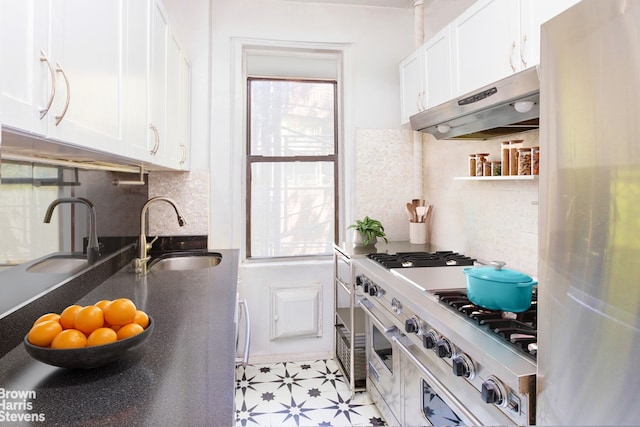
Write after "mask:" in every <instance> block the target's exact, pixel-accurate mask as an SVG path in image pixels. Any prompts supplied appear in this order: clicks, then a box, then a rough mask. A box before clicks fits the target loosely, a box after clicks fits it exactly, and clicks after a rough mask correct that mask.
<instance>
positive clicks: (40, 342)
mask: <svg viewBox="0 0 640 427" xmlns="http://www.w3.org/2000/svg"><path fill="white" fill-rule="evenodd" d="M61 331H62V325H60V323H59V322H58V321H56V320H44V321H42V322H40V323H36V324H35V325H33V327H32V328H31V330H30V331H29V333H28V334H27V340H28V341H29V342H30V343H31V344H33V345H37V346H39V347H49V345H51V341H53V339H54V338H55V337H56V336H57V335H58V334H59V333H60V332H61Z"/></svg>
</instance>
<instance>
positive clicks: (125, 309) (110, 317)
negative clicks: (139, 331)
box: [104, 298, 136, 326]
mask: <svg viewBox="0 0 640 427" xmlns="http://www.w3.org/2000/svg"><path fill="white" fill-rule="evenodd" d="M135 315H136V305H135V304H134V303H133V301H131V300H130V299H128V298H118V299H114V300H113V301H111V302H110V303H109V304H108V305H107V306H106V307H105V308H104V320H105V321H106V322H107V323H108V324H109V325H116V326H122V325H126V324H128V323H131V322H132V321H133V318H134V316H135Z"/></svg>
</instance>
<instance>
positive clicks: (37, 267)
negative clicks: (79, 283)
mask: <svg viewBox="0 0 640 427" xmlns="http://www.w3.org/2000/svg"><path fill="white" fill-rule="evenodd" d="M88 266H89V263H88V261H87V259H86V258H84V257H82V256H80V255H78V256H75V255H53V256H51V257H49V258H45V259H43V260H42V261H39V262H37V263H35V264H33V265H32V266H31V267H28V268H27V271H28V272H29V273H43V274H73V273H77V272H79V271H81V270H84V269H85V268H87V267H88Z"/></svg>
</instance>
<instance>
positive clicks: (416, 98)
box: [400, 0, 580, 124]
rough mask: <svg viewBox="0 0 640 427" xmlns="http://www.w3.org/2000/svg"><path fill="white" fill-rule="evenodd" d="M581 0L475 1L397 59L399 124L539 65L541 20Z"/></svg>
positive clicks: (547, 18) (549, 17) (542, 21)
mask: <svg viewBox="0 0 640 427" xmlns="http://www.w3.org/2000/svg"><path fill="white" fill-rule="evenodd" d="M579 1H580V0H478V1H477V2H476V3H474V4H473V5H472V6H471V7H470V8H469V9H467V10H466V11H465V12H463V13H462V14H461V15H460V16H459V17H458V18H456V19H455V20H454V21H453V22H452V23H450V24H449V25H448V26H446V27H445V28H444V29H443V30H442V31H440V32H439V33H437V34H436V35H435V36H433V37H432V38H431V39H430V40H429V41H427V42H426V43H425V44H424V45H422V46H421V47H419V48H418V49H416V51H414V52H413V53H412V54H411V55H410V56H408V57H407V58H406V59H404V60H403V61H402V62H401V63H400V102H401V119H402V124H405V123H408V122H409V117H411V116H412V115H413V114H416V113H418V112H420V111H422V110H425V109H427V108H430V107H433V106H436V105H438V104H441V103H443V102H446V101H448V100H450V99H453V98H455V97H457V96H461V95H464V94H466V93H469V92H471V91H474V90H476V89H479V88H481V87H483V86H485V85H488V84H491V83H493V82H495V81H497V80H500V79H502V78H504V77H507V76H509V75H510V74H513V73H516V72H518V71H522V70H524V69H526V68H529V67H532V66H535V65H537V64H538V63H539V62H540V25H541V24H542V23H544V22H546V21H547V20H549V19H551V18H553V17H554V16H556V15H557V14H559V13H561V12H563V11H564V10H566V9H567V8H569V7H570V6H572V5H574V4H575V3H578V2H579Z"/></svg>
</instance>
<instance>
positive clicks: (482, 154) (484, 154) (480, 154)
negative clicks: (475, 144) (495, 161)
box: [477, 153, 489, 156]
mask: <svg viewBox="0 0 640 427" xmlns="http://www.w3.org/2000/svg"><path fill="white" fill-rule="evenodd" d="M477 155H478V156H488V155H489V153H478V154H477Z"/></svg>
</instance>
